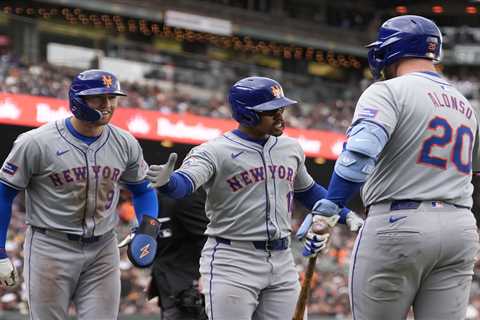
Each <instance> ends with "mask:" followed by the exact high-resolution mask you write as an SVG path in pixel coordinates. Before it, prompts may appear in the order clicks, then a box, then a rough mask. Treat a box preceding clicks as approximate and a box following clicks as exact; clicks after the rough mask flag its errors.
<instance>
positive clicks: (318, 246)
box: [302, 232, 330, 258]
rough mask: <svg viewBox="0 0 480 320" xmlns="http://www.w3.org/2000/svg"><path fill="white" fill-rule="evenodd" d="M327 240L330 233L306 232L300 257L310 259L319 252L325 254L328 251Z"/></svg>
mask: <svg viewBox="0 0 480 320" xmlns="http://www.w3.org/2000/svg"><path fill="white" fill-rule="evenodd" d="M329 238H330V233H326V234H315V233H313V232H308V233H307V236H306V237H305V244H304V246H303V252H302V255H303V256H304V257H307V258H310V257H313V256H316V255H317V254H319V253H320V252H322V253H326V252H327V251H328V239H329Z"/></svg>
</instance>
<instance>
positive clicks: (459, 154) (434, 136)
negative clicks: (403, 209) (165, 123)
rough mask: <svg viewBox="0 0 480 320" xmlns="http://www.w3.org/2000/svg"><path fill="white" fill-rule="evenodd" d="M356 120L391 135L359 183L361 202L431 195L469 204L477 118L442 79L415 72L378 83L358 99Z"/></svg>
mask: <svg viewBox="0 0 480 320" xmlns="http://www.w3.org/2000/svg"><path fill="white" fill-rule="evenodd" d="M359 119H365V120H368V121H373V122H375V123H378V124H380V125H381V126H382V127H383V128H384V129H385V131H386V132H387V133H388V136H389V142H388V143H387V145H386V146H385V148H384V149H383V152H382V153H381V155H380V157H379V159H378V162H377V164H376V167H375V170H374V171H373V173H372V174H371V176H369V178H368V180H367V182H366V183H365V185H364V187H363V199H364V203H365V205H367V206H368V205H370V204H372V203H375V202H380V201H383V200H386V199H390V200H392V199H418V200H432V199H434V200H444V201H446V202H449V203H453V204H457V205H461V206H465V207H471V206H472V197H471V196H472V191H473V186H472V184H471V183H470V180H471V177H470V174H471V171H472V163H473V166H474V167H475V168H474V169H478V167H479V161H480V159H479V158H478V157H473V159H472V157H471V154H472V149H473V147H474V145H475V143H478V141H476V135H477V130H478V128H477V126H478V124H477V118H476V116H475V113H474V110H473V108H472V107H471V105H470V103H469V102H468V100H467V99H466V98H465V97H464V96H463V95H462V94H461V93H460V92H458V91H457V90H456V89H455V88H454V87H452V86H451V85H450V84H449V83H448V82H447V81H446V80H444V79H442V78H439V77H438V76H435V75H431V74H428V73H420V72H418V73H411V74H408V75H405V76H402V77H397V78H394V79H391V80H388V81H383V82H377V83H375V84H373V85H372V86H370V87H369V88H368V89H367V90H366V91H365V92H364V93H363V94H362V96H361V97H360V99H359V101H358V104H357V108H356V110H355V115H354V119H353V123H355V122H357V121H358V120H359Z"/></svg>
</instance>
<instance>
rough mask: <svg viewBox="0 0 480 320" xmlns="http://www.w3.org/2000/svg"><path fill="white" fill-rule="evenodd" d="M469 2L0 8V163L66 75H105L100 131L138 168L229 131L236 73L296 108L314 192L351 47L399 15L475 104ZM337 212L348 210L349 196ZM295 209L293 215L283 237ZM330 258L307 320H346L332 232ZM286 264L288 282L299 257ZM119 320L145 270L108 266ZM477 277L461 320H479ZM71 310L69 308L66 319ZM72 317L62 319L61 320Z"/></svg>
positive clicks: (355, 50) (18, 247)
mask: <svg viewBox="0 0 480 320" xmlns="http://www.w3.org/2000/svg"><path fill="white" fill-rule="evenodd" d="M479 10H480V1H473V0H472V1H460V0H458V1H382V0H357V1H349V0H348V1H327V0H197V1H194V0H172V1H168V0H167V1H159V0H149V1H147V0H137V1H135V0H97V1H82V0H43V1H22V0H17V1H1V2H0V136H1V137H2V143H1V144H0V159H1V160H2V161H3V159H4V158H5V157H6V155H7V153H8V151H9V150H10V148H11V145H12V143H13V141H14V139H15V137H16V136H17V135H18V134H20V133H21V132H24V131H26V130H28V129H30V128H32V127H35V126H39V125H41V124H43V123H45V122H47V121H51V120H54V119H57V118H62V117H65V116H67V115H68V104H67V102H66V100H65V99H66V97H67V96H66V93H67V90H68V85H69V82H70V79H71V78H72V76H73V75H75V74H76V73H78V71H79V70H82V69H87V68H104V69H107V70H109V71H112V72H113V73H115V74H117V75H118V76H119V78H120V79H121V81H122V88H123V89H124V90H126V91H127V92H128V94H129V96H128V97H127V98H125V99H123V100H122V101H121V108H119V109H118V110H117V112H116V115H115V118H114V123H115V124H117V125H119V126H121V127H123V128H125V129H127V130H130V131H131V132H132V133H133V134H134V135H135V136H137V137H138V138H139V139H140V142H141V144H142V147H143V148H144V152H145V158H146V160H147V161H148V162H149V163H161V162H164V161H165V160H166V159H167V156H168V154H169V153H170V152H173V151H175V152H177V153H179V155H180V158H183V157H184V156H185V154H186V153H187V152H188V150H189V149H190V148H191V147H192V145H195V144H198V143H201V142H203V141H205V140H208V139H210V138H212V137H214V136H216V135H218V134H221V132H222V131H225V130H229V129H231V128H233V127H234V126H235V123H234V122H232V121H230V120H228V118H229V116H230V113H229V109H228V106H227V105H226V103H225V92H226V91H227V89H228V87H229V86H230V85H231V84H232V83H233V82H234V81H235V80H237V79H239V78H241V77H244V76H248V75H262V76H269V77H272V78H275V79H277V80H279V81H280V82H281V83H282V84H283V85H284V90H285V92H286V93H287V95H288V96H291V97H292V98H294V99H297V100H299V101H300V103H299V105H298V106H296V107H293V108H291V109H289V110H288V111H287V116H286V118H287V121H288V127H289V129H288V131H287V134H288V135H291V136H294V137H297V138H298V139H299V140H300V142H301V144H302V146H303V147H304V149H305V152H306V154H307V155H308V158H307V166H308V169H309V171H310V172H311V173H312V175H313V176H314V178H315V179H316V180H317V181H318V182H319V183H321V184H323V185H325V184H326V183H327V181H328V178H329V176H330V174H331V172H332V168H333V161H334V159H335V158H336V155H337V154H338V152H339V146H340V145H341V142H342V140H343V137H344V132H345V129H346V128H347V127H348V125H349V120H350V119H351V117H352V114H353V108H354V105H355V101H356V99H357V98H358V96H359V95H360V93H361V91H362V90H363V89H364V88H366V87H367V86H368V85H369V84H370V83H371V76H370V74H369V72H368V65H367V62H366V50H365V49H364V48H363V45H364V44H366V43H368V42H369V41H371V40H372V39H374V38H375V31H376V29H377V27H378V26H379V24H380V22H381V21H383V20H385V19H386V18H388V17H392V16H395V15H400V14H420V15H424V16H427V17H430V18H432V19H434V20H435V21H436V22H437V23H438V24H439V25H440V27H441V29H442V32H443V34H444V41H445V50H444V60H443V62H442V64H441V65H440V66H439V70H440V71H442V72H444V74H445V75H446V76H447V77H448V78H449V79H450V80H451V81H452V82H454V83H455V84H456V86H457V87H458V88H459V89H460V90H461V91H462V92H463V93H464V94H465V95H466V96H467V97H468V98H469V99H470V100H471V102H472V104H473V105H474V106H476V107H479V106H480V105H479V104H480V91H479V88H480V76H479V74H480V73H479V71H480V18H479ZM351 207H352V208H354V209H356V210H358V211H359V212H361V211H362V207H361V204H360V201H359V199H358V198H357V199H355V200H354V201H353V202H352V203H351ZM132 210H133V209H132V206H131V204H130V201H129V195H128V193H126V192H125V193H124V194H123V195H122V201H121V203H120V204H119V207H118V214H119V215H120V217H121V224H120V225H119V226H118V230H119V234H126V233H127V232H128V229H129V224H130V223H131V218H132ZM302 214H303V212H302V211H301V210H297V211H296V213H295V216H294V221H293V223H294V227H298V223H299V221H301V217H302ZM24 231H25V225H24V207H23V202H22V196H19V197H18V198H17V199H16V201H15V205H14V208H13V218H12V223H11V227H10V230H9V240H8V243H7V250H8V251H9V254H10V256H12V257H14V259H15V262H16V264H17V266H18V267H19V269H20V270H21V269H22V261H23V258H22V243H23V234H24ZM335 232H336V233H337V234H336V235H335V240H334V243H333V249H332V250H331V251H330V253H329V255H328V256H326V257H322V258H321V259H319V262H318V264H317V270H316V275H315V280H314V283H313V290H312V297H311V300H310V303H309V312H310V315H311V316H310V319H314V320H315V319H324V320H328V319H337V320H338V319H350V312H349V306H348V292H347V271H348V257H349V253H350V251H351V248H352V245H353V238H352V236H351V235H349V233H348V232H346V231H345V230H344V229H342V228H338V230H336V231H335ZM293 245H294V246H295V247H296V250H295V253H296V260H297V262H298V266H299V272H300V273H302V271H303V266H304V265H305V262H306V261H305V260H304V259H302V258H301V257H300V247H301V245H300V244H299V243H293ZM121 269H122V303H121V314H122V317H121V319H155V318H158V314H159V310H158V307H157V306H156V302H155V301H151V302H147V301H146V299H145V294H144V292H143V290H144V288H145V287H146V285H147V283H148V276H149V275H148V272H145V271H140V270H138V269H135V268H132V266H131V265H130V263H129V262H128V259H126V257H125V256H123V258H122V262H121ZM479 274H480V268H477V269H476V273H475V277H474V284H473V287H472V295H471V301H470V307H469V315H468V319H480V316H479V310H480V280H479V278H478V276H479ZM22 294H23V288H22V287H20V288H17V289H14V290H11V289H8V290H4V289H0V319H23V318H24V317H25V316H24V312H25V304H24V303H23V302H22V299H23V297H22ZM72 312H73V310H72ZM72 315H73V313H72Z"/></svg>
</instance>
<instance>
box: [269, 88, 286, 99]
mask: <svg viewBox="0 0 480 320" xmlns="http://www.w3.org/2000/svg"><path fill="white" fill-rule="evenodd" d="M272 95H273V96H274V97H275V98H281V97H283V96H284V95H283V89H282V87H280V86H272Z"/></svg>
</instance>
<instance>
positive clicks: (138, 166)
mask: <svg viewBox="0 0 480 320" xmlns="http://www.w3.org/2000/svg"><path fill="white" fill-rule="evenodd" d="M132 140H133V141H131V142H130V150H129V157H128V163H127V167H126V169H125V171H124V172H123V173H122V176H121V177H120V181H121V182H123V183H127V184H128V183H139V182H142V181H143V180H144V179H145V176H146V174H147V170H148V165H147V163H146V162H145V160H144V159H143V150H142V147H141V146H140V143H138V141H137V140H136V139H135V138H133V137H132Z"/></svg>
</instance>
